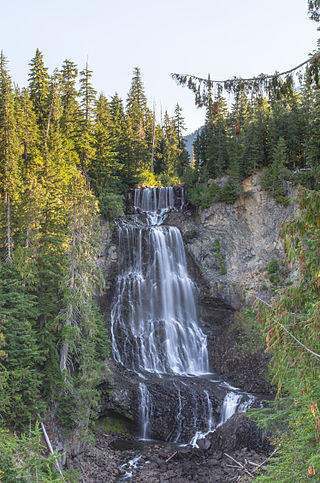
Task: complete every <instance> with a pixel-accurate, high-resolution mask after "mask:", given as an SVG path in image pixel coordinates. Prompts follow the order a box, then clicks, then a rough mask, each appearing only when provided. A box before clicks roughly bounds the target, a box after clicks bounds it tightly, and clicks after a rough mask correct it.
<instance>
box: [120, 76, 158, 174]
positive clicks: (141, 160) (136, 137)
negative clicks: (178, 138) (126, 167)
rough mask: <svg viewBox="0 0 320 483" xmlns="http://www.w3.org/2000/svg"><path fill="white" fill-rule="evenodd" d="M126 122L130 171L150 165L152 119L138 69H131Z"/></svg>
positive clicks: (143, 168) (140, 169) (146, 167)
mask: <svg viewBox="0 0 320 483" xmlns="http://www.w3.org/2000/svg"><path fill="white" fill-rule="evenodd" d="M126 116H127V124H128V138H129V141H130V144H129V145H130V154H129V160H128V161H129V164H130V170H131V171H132V172H138V171H142V170H145V169H150V167H151V149H152V133H153V121H152V113H151V112H150V110H149V109H148V107H147V98H146V95H145V93H144V87H143V83H142V79H141V74H140V69H139V68H138V67H136V68H135V69H134V71H133V78H132V82H131V87H130V90H129V93H128V97H127V110H126Z"/></svg>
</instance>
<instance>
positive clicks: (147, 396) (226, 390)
mask: <svg viewBox="0 0 320 483" xmlns="http://www.w3.org/2000/svg"><path fill="white" fill-rule="evenodd" d="M184 203H185V197H184V188H181V192H180V196H179V195H175V192H174V189H173V188H172V187H170V188H144V189H136V190H135V193H134V212H135V214H134V215H131V216H127V217H126V218H123V219H121V220H120V221H119V222H118V223H117V228H118V260H119V263H118V267H119V269H118V278H117V284H116V287H115V296H114V302H113V306H112V310H111V337H112V351H113V356H114V359H115V360H116V361H117V362H119V363H120V364H122V365H123V366H125V367H126V368H127V369H128V370H131V371H133V372H135V373H136V375H137V377H138V380H139V388H138V389H139V391H138V394H139V396H140V400H139V402H140V406H139V408H140V409H139V422H140V436H141V438H142V439H148V438H151V437H152V435H153V427H154V426H156V425H158V427H159V422H158V421H157V418H158V413H157V411H158V406H157V398H156V392H155V386H157V384H158V383H157V381H159V380H161V381H163V386H160V387H161V390H162V388H164V391H165V392H166V391H167V394H168V398H169V399H170V398H171V401H172V407H168V415H169V414H170V413H171V415H172V414H173V415H174V422H173V424H172V426H171V427H169V428H168V429H167V433H166V435H165V438H166V439H167V440H173V441H175V442H179V441H180V439H184V440H185V441H186V440H189V441H190V437H192V434H195V435H194V436H193V438H192V440H191V444H192V445H193V446H197V440H198V439H201V438H203V437H205V436H206V435H207V434H209V433H210V432H212V431H214V429H215V427H216V418H217V417H218V415H219V412H218V411H219V408H220V422H219V425H221V424H223V423H224V422H225V421H226V420H227V419H228V418H229V417H230V416H231V415H232V414H234V412H236V411H237V410H239V408H240V406H239V405H240V401H241V400H242V394H241V393H240V391H238V390H237V388H232V387H231V386H230V385H228V384H227V383H225V382H223V381H221V380H220V379H219V378H218V379H217V380H213V379H209V378H208V376H209V375H210V374H209V362H208V350H207V337H206V335H205V334H204V333H203V332H202V330H201V328H200V326H199V320H198V314H197V306H196V290H195V285H194V283H193V281H192V280H191V278H190V277H189V274H188V271H187V264H186V255H185V250H184V245H183V240H182V237H181V233H180V231H179V230H178V228H177V227H174V226H166V225H164V224H163V222H164V220H165V219H166V217H167V216H168V213H169V212H170V211H172V210H179V209H182V208H183V206H184ZM230 390H231V392H230ZM252 400H253V399H252ZM213 401H214V406H213ZM246 404H247V403H243V408H245V405H246ZM214 408H215V409H214ZM214 411H215V412H214ZM160 424H161V423H160ZM153 425H154V426H153ZM158 434H159V433H158Z"/></svg>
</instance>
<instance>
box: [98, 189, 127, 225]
mask: <svg viewBox="0 0 320 483" xmlns="http://www.w3.org/2000/svg"><path fill="white" fill-rule="evenodd" d="M99 207H100V212H101V214H102V215H103V216H105V217H106V218H107V219H108V220H110V221H113V220H115V218H117V217H118V216H121V215H123V198H122V196H120V195H118V194H116V193H114V192H112V191H103V192H102V193H101V195H100V197H99Z"/></svg>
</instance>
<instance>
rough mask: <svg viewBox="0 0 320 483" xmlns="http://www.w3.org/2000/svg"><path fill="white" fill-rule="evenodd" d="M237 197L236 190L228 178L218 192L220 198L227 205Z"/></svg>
mask: <svg viewBox="0 0 320 483" xmlns="http://www.w3.org/2000/svg"><path fill="white" fill-rule="evenodd" d="M237 198H238V190H237V188H236V186H235V184H234V183H233V182H232V181H231V180H230V179H228V181H227V182H226V184H225V185H224V187H223V188H221V192H220V200H219V201H222V202H223V203H227V204H228V205H232V204H233V203H234V202H235V201H236V200H237Z"/></svg>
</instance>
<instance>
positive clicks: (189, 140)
mask: <svg viewBox="0 0 320 483" xmlns="http://www.w3.org/2000/svg"><path fill="white" fill-rule="evenodd" d="M202 129H203V126H201V127H199V128H198V129H196V130H195V131H193V132H192V133H191V134H188V136H185V137H184V141H185V143H186V150H187V151H188V153H189V156H190V159H192V145H193V143H194V142H195V140H196V137H197V135H198V133H199V132H200V131H202Z"/></svg>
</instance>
